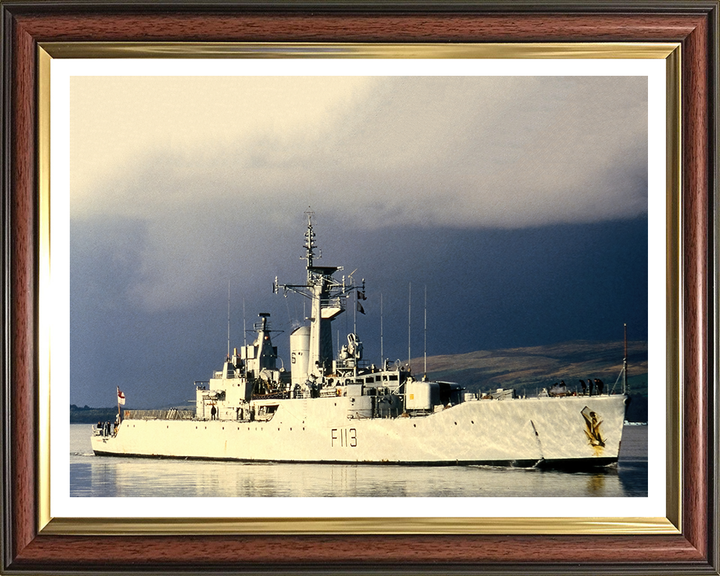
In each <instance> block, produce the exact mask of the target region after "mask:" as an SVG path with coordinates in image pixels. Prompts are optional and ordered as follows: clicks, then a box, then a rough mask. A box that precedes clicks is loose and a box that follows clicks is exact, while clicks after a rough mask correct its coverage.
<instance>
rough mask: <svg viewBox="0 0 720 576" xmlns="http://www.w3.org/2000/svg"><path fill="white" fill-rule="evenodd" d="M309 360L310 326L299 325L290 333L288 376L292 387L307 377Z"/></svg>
mask: <svg viewBox="0 0 720 576" xmlns="http://www.w3.org/2000/svg"><path fill="white" fill-rule="evenodd" d="M309 360H310V326H300V327H299V328H297V329H296V330H294V331H293V332H292V334H290V378H291V382H292V386H293V388H294V387H295V385H296V384H298V385H300V386H302V385H303V384H305V382H306V381H307V378H308V362H309Z"/></svg>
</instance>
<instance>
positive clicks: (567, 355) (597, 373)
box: [412, 341, 648, 421]
mask: <svg viewBox="0 0 720 576" xmlns="http://www.w3.org/2000/svg"><path fill="white" fill-rule="evenodd" d="M622 359H623V344H622V342H587V341H574V342H565V343H562V344H554V345H550V346H536V347H530V348H506V349H501V350H479V351H476V352H469V353H467V354H450V355H443V356H428V359H427V367H428V377H429V378H431V379H433V380H448V381H452V382H458V383H460V384H462V385H464V386H465V387H466V388H467V389H468V391H471V392H478V391H483V392H484V391H488V390H495V389H497V388H515V389H516V390H517V391H518V393H519V394H523V393H526V394H528V395H533V394H536V393H537V392H538V391H540V390H541V389H542V388H547V387H549V386H551V385H552V384H554V383H555V382H560V381H561V380H564V381H565V383H566V384H567V385H568V387H569V389H570V390H574V389H575V386H578V388H579V386H580V383H579V379H580V378H582V379H584V380H585V381H587V379H588V378H592V379H595V378H600V379H601V380H602V381H603V382H604V383H605V387H606V388H605V389H606V391H611V390H612V389H613V386H614V385H615V382H616V380H617V379H618V376H619V375H620V371H621V369H622ZM412 366H413V368H414V372H415V373H416V374H418V373H422V366H423V359H422V358H415V359H413V361H412ZM647 372H648V362H647V342H637V341H636V342H628V375H629V384H630V390H631V397H632V402H631V404H630V406H629V408H628V419H629V420H635V421H646V420H647V394H648V388H647ZM621 386H622V381H621V380H620V381H618V382H617V386H616V387H615V390H616V391H620V389H621Z"/></svg>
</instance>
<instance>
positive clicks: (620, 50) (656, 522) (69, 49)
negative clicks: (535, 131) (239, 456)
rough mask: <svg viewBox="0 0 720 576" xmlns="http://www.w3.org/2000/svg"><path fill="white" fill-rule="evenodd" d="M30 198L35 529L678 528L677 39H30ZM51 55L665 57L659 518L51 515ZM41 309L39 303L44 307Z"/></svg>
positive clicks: (612, 531) (614, 531) (618, 531)
mask: <svg viewBox="0 0 720 576" xmlns="http://www.w3.org/2000/svg"><path fill="white" fill-rule="evenodd" d="M37 50H38V52H37V66H38V94H37V102H38V131H37V150H38V153H37V174H38V186H39V190H38V207H39V232H38V236H39V270H38V274H39V284H40V288H39V295H38V300H39V326H38V338H39V343H38V344H39V347H38V350H39V369H40V370H39V393H38V406H37V408H38V420H39V427H38V446H37V448H38V452H37V453H38V456H37V458H38V486H37V489H38V492H37V494H38V504H39V505H38V529H39V532H40V533H41V534H52V535H128V534H145V535H187V534H226V535H227V534H268V535H269V534H319V535H322V534H338V533H344V534H508V535H510V534H513V535H517V534H528V535H529V534H537V535H542V534H545V535H551V534H574V535H629V534H680V533H681V531H682V526H681V518H682V508H681V500H682V499H681V497H680V495H681V493H682V442H681V439H682V428H683V425H682V424H683V423H682V404H683V402H682V398H683V396H682V393H683V387H682V380H681V368H682V350H681V342H682V338H681V330H682V325H683V324H682V316H681V314H682V310H681V306H680V302H681V297H682V290H681V284H680V278H681V255H682V246H681V235H680V230H681V229H680V226H681V217H682V215H681V210H680V207H681V193H682V186H681V182H682V165H681V161H682V155H681V147H680V138H681V133H682V130H681V128H682V126H681V119H682V114H681V109H680V106H681V78H682V70H681V45H680V43H652V42H603V43H600V42H597V43H584V42H578V43H502V44H472V43H461V44H408V43H401V44H374V43H373V44H370V43H368V44H360V43H347V44H345V43H225V42H211V43H207V42H204V43H188V42H151V43H137V42H44V43H43V42H41V43H39V45H38V48H37ZM55 58H137V59H146V58H167V59H169V58H193V59H197V58H393V59H402V58H406V59H411V58H432V59H442V58H456V59H471V58H483V59H487V58H494V59H503V58H504V59H519V58H523V59H663V60H665V61H666V214H667V216H666V242H667V247H668V248H667V252H666V272H667V276H666V277H667V280H666V282H667V286H666V289H667V300H666V314H667V333H666V358H667V360H666V378H667V382H666V401H667V403H666V406H667V408H666V516H665V517H659V518H654V517H653V518H650V517H648V518H644V517H643V518H638V517H622V518H582V517H567V518H565V517H562V518H556V517H553V518H550V517H533V518H396V517H390V518H385V517H383V518H228V519H224V518H223V519H218V518H53V517H52V516H51V513H50V482H51V478H50V451H51V438H50V402H51V396H50V391H51V382H50V361H51V350H50V342H49V340H50V338H49V334H50V322H49V319H48V314H47V310H48V309H49V307H50V306H51V305H52V303H51V295H50V294H49V278H50V264H51V246H50V226H51V214H50V193H51V191H50V99H51V95H50V73H51V63H52V60H53V59H55ZM43 311H45V312H43Z"/></svg>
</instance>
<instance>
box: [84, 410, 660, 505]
mask: <svg viewBox="0 0 720 576" xmlns="http://www.w3.org/2000/svg"><path fill="white" fill-rule="evenodd" d="M88 429H89V425H87V424H73V425H71V426H70V453H71V455H70V495H71V496H76V497H83V496H100V497H102V496H108V497H116V496H117V497H142V496H151V497H163V496H173V497H256V496H266V497H278V496H288V497H318V496H339V497H368V496H375V497H397V496H406V497H410V496H412V497H439V496H444V497H454V496H455V497H457V496H464V497H479V496H492V497H517V496H535V497H537V496H544V497H552V496H563V497H568V496H571V497H582V496H598V497H619V496H635V497H645V496H647V493H648V458H647V426H626V427H625V429H624V431H623V441H622V450H621V452H620V460H619V463H618V465H617V468H606V469H599V470H597V471H592V472H576V473H569V472H556V471H548V470H544V471H543V470H535V469H523V468H494V467H487V466H439V467H435V466H394V465H388V466H376V465H333V464H327V465H321V464H272V463H271V464H267V463H252V464H245V463H240V462H216V461H197V460H154V459H143V458H121V457H100V456H93V455H92V450H91V448H90V443H89V437H88Z"/></svg>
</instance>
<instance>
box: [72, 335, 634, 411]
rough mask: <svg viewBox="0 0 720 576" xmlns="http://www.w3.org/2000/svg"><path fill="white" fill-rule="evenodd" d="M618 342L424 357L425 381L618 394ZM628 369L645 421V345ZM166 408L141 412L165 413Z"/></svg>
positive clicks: (416, 362)
mask: <svg viewBox="0 0 720 576" xmlns="http://www.w3.org/2000/svg"><path fill="white" fill-rule="evenodd" d="M622 354H623V350H622V342H587V341H574V342H563V343H560V344H552V345H546V346H534V347H527V348H510V349H500V350H478V351H476V352H470V353H466V354H449V355H439V356H428V357H427V371H428V377H430V378H431V379H436V380H448V381H452V382H458V383H459V384H462V385H463V386H466V387H467V389H468V390H469V391H471V392H478V391H483V392H485V391H490V390H495V389H497V388H500V387H503V388H515V389H516V390H517V392H518V394H521V395H524V394H528V395H529V396H530V395H534V394H537V393H538V392H539V391H540V390H541V389H542V388H548V387H550V386H551V385H552V384H553V383H555V382H559V381H561V380H564V381H565V382H566V383H567V385H568V388H569V389H570V390H575V389H576V388H577V387H578V379H579V378H583V379H588V378H601V379H603V380H604V382H605V385H606V386H607V391H613V390H615V391H619V387H620V386H622V383H621V382H618V380H619V374H620V370H621V368H622ZM628 362H629V365H630V368H629V370H628V372H629V378H628V383H629V387H630V399H631V401H630V403H629V405H628V407H627V413H626V416H625V417H626V419H627V420H628V421H629V422H647V420H648V380H647V375H648V363H647V342H645V341H630V342H628ZM423 365H424V359H423V358H414V359H412V366H413V368H414V369H415V370H414V371H415V373H416V374H420V373H421V372H419V369H421V367H422V366H423ZM170 407H172V404H168V405H165V406H154V407H150V406H148V407H147V408H155V409H168V408H170ZM116 414H117V407H113V408H89V407H88V406H84V407H82V408H80V407H78V406H76V405H74V404H73V405H71V406H70V422H71V423H73V424H76V423H77V424H87V423H91V424H92V423H94V424H97V423H98V422H100V421H108V420H114V419H115V415H116Z"/></svg>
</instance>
